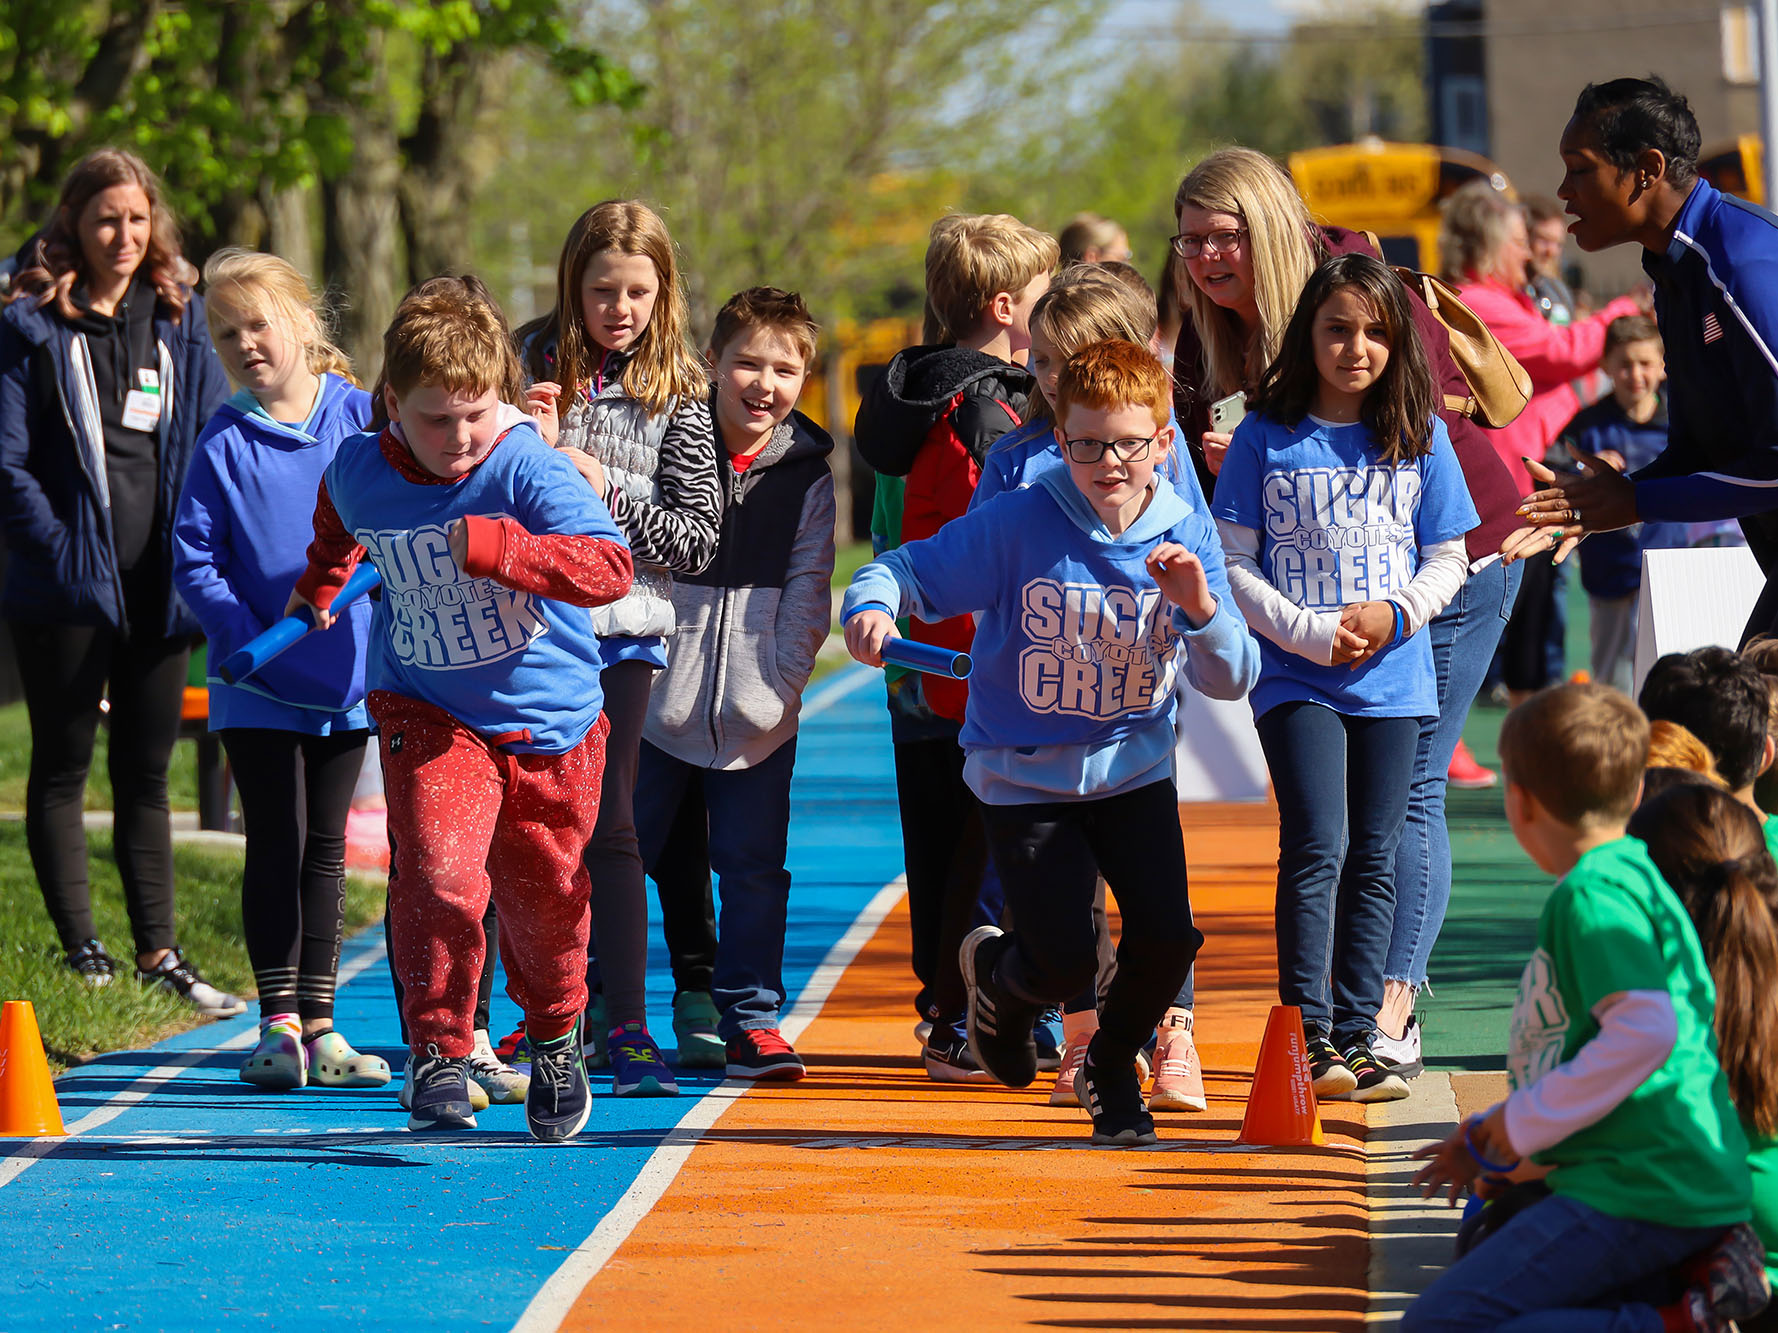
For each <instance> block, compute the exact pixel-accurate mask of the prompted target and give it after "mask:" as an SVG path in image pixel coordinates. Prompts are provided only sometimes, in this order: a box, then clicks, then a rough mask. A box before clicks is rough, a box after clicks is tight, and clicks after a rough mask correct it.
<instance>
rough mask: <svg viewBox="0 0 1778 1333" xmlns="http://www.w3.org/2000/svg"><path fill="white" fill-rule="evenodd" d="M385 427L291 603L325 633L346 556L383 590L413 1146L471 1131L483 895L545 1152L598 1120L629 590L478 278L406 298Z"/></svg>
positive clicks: (595, 509)
mask: <svg viewBox="0 0 1778 1333" xmlns="http://www.w3.org/2000/svg"><path fill="white" fill-rule="evenodd" d="M383 357H384V360H383V380H382V407H383V408H384V409H385V410H386V411H387V413H388V420H389V424H388V425H387V427H386V428H384V429H383V430H381V431H372V432H368V433H366V434H363V435H358V436H354V437H353V438H352V439H349V440H347V441H346V442H345V443H344V444H342V445H341V446H340V449H339V453H338V454H337V455H336V456H335V458H334V461H333V463H332V464H331V465H330V466H329V467H328V469H327V472H326V474H325V476H324V477H323V478H322V482H321V487H320V492H319V495H318V496H317V499H316V505H315V540H314V543H313V544H312V545H311V546H310V547H309V567H308V570H307V571H306V572H305V573H304V575H303V576H302V578H301V579H300V580H299V581H298V582H297V585H296V591H295V592H294V593H292V594H291V599H290V604H291V609H293V610H294V609H295V608H297V607H299V606H304V605H306V606H309V607H311V608H313V609H314V611H315V619H316V623H317V624H318V625H319V626H320V627H321V628H323V629H325V628H327V627H328V626H329V625H331V624H332V623H333V614H332V612H331V610H330V608H331V606H332V604H333V600H334V598H335V597H336V596H337V595H338V593H339V590H340V589H341V588H342V587H343V586H344V585H345V583H346V580H347V579H348V578H349V577H350V576H351V573H352V571H353V569H354V568H355V567H356V566H357V564H358V562H359V561H360V560H361V559H368V560H369V561H370V562H371V563H372V564H373V565H374V566H375V567H376V569H377V572H378V573H379V574H380V575H381V576H382V580H383V593H382V597H381V599H380V600H379V601H378V603H377V606H376V610H375V612H374V614H373V617H372V620H371V650H370V654H371V655H370V664H369V669H368V672H367V676H368V680H367V684H368V685H369V687H370V692H369V694H368V696H367V699H366V702H367V703H368V704H369V706H370V712H371V716H372V717H374V718H375V719H376V722H377V725H378V728H379V730H380V733H381V745H382V762H383V775H384V786H385V791H386V795H387V798H388V804H389V834H390V841H391V844H392V849H393V850H392V855H391V864H390V872H389V917H390V923H391V931H392V940H393V949H392V954H393V959H394V965H395V969H396V971H397V973H398V974H399V975H400V977H401V982H402V988H403V996H402V1010H403V1017H404V1018H405V1019H406V1022H407V1027H408V1033H409V1041H410V1044H411V1049H412V1055H413V1095H412V1099H411V1105H410V1108H409V1109H410V1113H411V1114H410V1118H409V1120H408V1128H409V1129H411V1130H417V1131H425V1130H458V1129H473V1128H474V1127H475V1115H474V1113H473V1110H472V1108H471V1105H470V1101H469V1090H468V1086H467V1080H468V1069H467V1066H468V1057H469V1055H470V1052H471V1050H472V1049H473V1046H474V1033H473V1024H474V1019H473V1012H474V1009H475V1001H476V984H477V980H478V978H479V974H480V972H481V964H482V958H483V953H484V949H485V944H484V940H483V935H482V915H483V913H484V911H485V910H486V908H487V905H488V900H489V896H490V894H491V895H492V896H493V899H494V902H495V903H496V905H497V906H498V908H499V912H500V927H501V930H500V936H501V944H502V946H503V948H502V955H503V957H504V959H505V962H506V970H507V975H508V978H509V982H508V990H509V991H510V993H511V995H512V998H513V999H514V1000H515V1001H516V1002H517V1003H518V1005H519V1007H520V1008H521V1009H523V1010H524V1012H525V1019H526V1031H527V1033H528V1034H529V1035H530V1037H531V1041H532V1069H531V1085H530V1092H529V1094H528V1095H527V1097H526V1101H525V1117H526V1120H527V1122H528V1123H529V1125H530V1129H531V1133H532V1135H533V1136H534V1137H536V1138H538V1139H541V1140H543V1141H545V1142H562V1141H564V1140H566V1139H570V1138H573V1137H574V1135H576V1134H578V1133H579V1132H580V1130H581V1129H582V1128H583V1127H584V1126H585V1124H586V1121H587V1115H588V1113H589V1111H590V1109H591V1100H590V1097H589V1095H588V1089H587V1078H586V1067H585V1065H584V1063H583V1061H582V1059H581V1054H580V1044H579V1041H578V1036H577V1032H578V1025H579V1021H580V1014H581V1011H582V1010H583V1009H584V1008H585V1007H586V998H587V991H586V942H587V896H588V888H589V886H588V882H587V875H586V871H585V869H584V868H583V867H582V865H581V852H582V851H583V849H584V848H585V846H586V842H587V838H588V837H589V835H590V834H591V831H592V827H593V821H594V819H595V817H596V815H597V812H598V801H599V784H600V778H601V774H602V772H603V769H604V758H605V751H604V743H605V734H606V730H607V728H606V724H605V720H604V718H603V716H602V715H601V709H602V706H603V702H604V701H603V696H602V694H601V691H600V688H599V668H600V658H599V642H598V639H597V637H596V636H595V635H594V633H593V626H592V617H591V616H590V614H589V613H588V610H587V608H589V607H594V606H603V605H605V604H606V603H608V602H613V601H616V600H617V599H618V598H620V597H622V596H623V595H624V593H625V592H626V591H627V590H628V589H629V586H630V577H631V561H630V551H629V547H628V546H627V545H626V544H625V542H624V539H623V537H622V535H621V534H620V533H619V531H618V529H617V526H616V525H615V524H614V523H613V522H612V520H611V515H610V513H609V511H608V510H607V509H606V508H605V505H604V504H603V503H602V502H601V501H600V500H599V498H598V496H597V495H596V494H595V493H594V492H593V490H592V489H591V488H590V487H588V486H587V485H585V484H584V483H583V482H582V481H581V480H580V474H579V473H578V472H576V471H575V470H574V468H573V467H572V466H571V465H570V464H569V462H568V460H567V459H565V458H564V457H562V455H560V454H559V453H557V452H556V451H555V450H554V449H551V448H550V447H549V446H548V445H547V444H545V443H544V441H543V437H542V436H541V435H539V434H538V432H537V429H536V427H535V426H534V425H533V424H532V421H531V418H529V417H527V416H525V415H524V414H523V413H522V412H520V411H519V410H518V409H517V408H514V407H511V406H509V403H510V401H511V399H512V398H513V397H516V396H517V394H518V392H519V389H520V386H521V383H522V381H521V379H520V375H519V367H518V361H517V358H516V356H515V355H514V353H513V347H512V338H511V334H510V332H509V331H508V329H507V327H506V321H505V319H504V318H502V316H501V314H500V310H499V307H498V306H497V305H495V303H494V300H493V298H492V297H491V296H489V294H488V291H487V289H486V288H485V287H484V286H483V285H482V284H481V283H480V282H479V281H478V280H476V279H475V278H471V277H464V278H433V279H431V280H430V281H428V282H424V283H421V284H420V285H419V286H418V287H416V288H415V289H414V290H413V291H411V292H410V293H408V295H407V297H406V298H405V299H404V300H403V301H402V303H401V305H400V307H399V308H398V309H397V310H396V312H395V318H394V320H393V322H392V323H391V324H390V325H389V329H388V332H387V333H385V334H384V335H383Z"/></svg>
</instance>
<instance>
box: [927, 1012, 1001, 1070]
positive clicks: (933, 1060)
mask: <svg viewBox="0 0 1778 1333" xmlns="http://www.w3.org/2000/svg"><path fill="white" fill-rule="evenodd" d="M933 1033H934V1035H935V1036H937V1037H938V1038H939V1041H938V1043H937V1044H933V1043H930V1042H929V1043H928V1044H927V1045H925V1046H924V1047H922V1048H921V1050H920V1059H921V1060H922V1061H924V1062H925V1065H926V1076H927V1077H928V1078H930V1079H931V1080H932V1081H933V1082H934V1083H992V1082H993V1081H994V1076H993V1075H992V1074H990V1073H989V1072H988V1071H987V1070H985V1069H983V1068H982V1067H981V1065H979V1064H977V1063H976V1059H975V1057H974V1056H973V1055H971V1054H970V1053H969V1043H968V1042H967V1041H958V1040H957V1039H956V1038H955V1037H954V1036H953V1035H952V1033H951V1028H950V1025H949V1024H941V1025H940V1026H938V1027H937V1028H935V1029H933Z"/></svg>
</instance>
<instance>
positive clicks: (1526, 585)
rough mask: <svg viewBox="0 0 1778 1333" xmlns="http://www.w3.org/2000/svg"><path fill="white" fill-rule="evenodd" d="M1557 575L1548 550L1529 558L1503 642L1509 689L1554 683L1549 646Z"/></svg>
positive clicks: (1506, 679) (1535, 688) (1502, 657)
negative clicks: (1551, 674) (1551, 673)
mask: <svg viewBox="0 0 1778 1333" xmlns="http://www.w3.org/2000/svg"><path fill="white" fill-rule="evenodd" d="M1557 572H1558V571H1557V569H1556V566H1555V564H1554V562H1552V561H1551V559H1550V556H1549V552H1547V551H1540V552H1538V553H1537V554H1536V555H1531V556H1526V557H1525V573H1524V575H1523V576H1522V578H1521V580H1520V583H1519V599H1518V601H1516V602H1515V603H1513V613H1512V615H1511V617H1510V618H1509V619H1508V620H1507V622H1506V634H1505V636H1504V637H1503V638H1502V639H1501V641H1500V654H1501V670H1502V674H1503V677H1504V679H1505V681H1506V687H1507V689H1509V690H1541V689H1542V688H1543V687H1544V686H1546V685H1549V684H1552V683H1553V682H1552V680H1551V676H1550V648H1549V643H1550V635H1551V633H1552V632H1553V630H1554V626H1555V623H1556V616H1557V612H1558V608H1557V605H1556V597H1557V591H1558V585H1557Z"/></svg>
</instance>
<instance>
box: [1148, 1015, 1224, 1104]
mask: <svg viewBox="0 0 1778 1333" xmlns="http://www.w3.org/2000/svg"><path fill="white" fill-rule="evenodd" d="M1161 1022H1162V1026H1161V1029H1160V1041H1159V1042H1158V1043H1157V1044H1156V1046H1155V1052H1154V1070H1155V1073H1154V1087H1153V1088H1152V1089H1150V1091H1149V1094H1148V1109H1149V1110H1151V1111H1202V1110H1203V1109H1204V1108H1205V1107H1207V1106H1208V1105H1209V1104H1210V1103H1209V1102H1208V1100H1207V1099H1206V1098H1205V1096H1204V1069H1203V1066H1202V1065H1200V1064H1199V1063H1198V1047H1197V1043H1196V1042H1194V1041H1193V1040H1192V1028H1191V1021H1190V1020H1189V1019H1187V1018H1186V1017H1185V1015H1183V1014H1177V1015H1175V1016H1173V1017H1172V1018H1167V1019H1163V1020H1162V1021H1161Z"/></svg>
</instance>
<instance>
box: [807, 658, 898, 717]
mask: <svg viewBox="0 0 1778 1333" xmlns="http://www.w3.org/2000/svg"><path fill="white" fill-rule="evenodd" d="M882 678H883V673H882V672H881V671H878V670H877V669H876V668H875V667H867V666H865V665H864V663H862V662H854V663H853V664H852V665H851V666H850V667H848V668H847V669H846V670H845V671H842V672H841V673H840V674H839V675H837V676H835V677H834V678H833V679H832V680H830V681H827V682H826V683H825V684H823V685H822V686H820V688H818V689H817V690H816V691H815V692H814V693H813V694H811V695H810V696H809V699H808V702H807V703H805V704H804V705H803V711H802V714H801V717H802V719H803V721H805V722H806V721H808V720H809V719H810V718H812V717H815V716H818V715H819V714H821V713H825V712H826V711H827V710H828V709H830V708H832V707H833V706H834V705H835V704H837V703H838V702H839V701H840V700H841V699H844V698H845V697H846V696H847V695H849V694H857V693H858V691H860V690H862V689H863V688H864V687H865V686H866V685H869V684H870V683H871V682H872V681H873V680H881V679H882Z"/></svg>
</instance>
